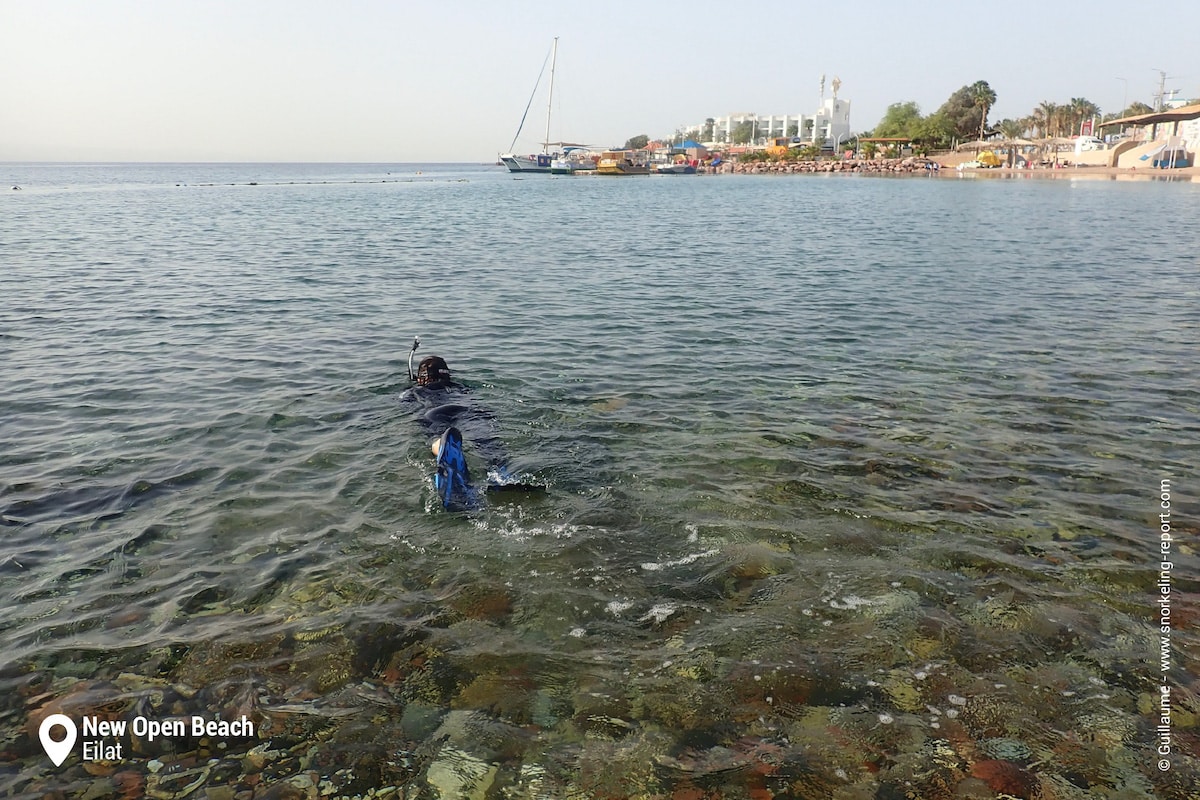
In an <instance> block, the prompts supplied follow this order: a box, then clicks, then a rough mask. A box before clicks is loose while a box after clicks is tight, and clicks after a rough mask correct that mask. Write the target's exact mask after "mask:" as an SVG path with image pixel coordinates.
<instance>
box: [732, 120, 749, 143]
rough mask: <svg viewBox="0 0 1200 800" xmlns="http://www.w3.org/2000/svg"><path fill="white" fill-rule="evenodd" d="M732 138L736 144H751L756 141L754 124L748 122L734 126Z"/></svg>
mask: <svg viewBox="0 0 1200 800" xmlns="http://www.w3.org/2000/svg"><path fill="white" fill-rule="evenodd" d="M730 138H731V139H732V140H733V143H734V144H749V143H750V142H751V140H753V139H754V123H753V122H750V121H749V120H746V121H744V122H739V123H738V124H737V125H734V126H733V132H732V133H731V135H730Z"/></svg>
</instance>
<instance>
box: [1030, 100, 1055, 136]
mask: <svg viewBox="0 0 1200 800" xmlns="http://www.w3.org/2000/svg"><path fill="white" fill-rule="evenodd" d="M1057 111H1058V106H1057V105H1056V104H1055V103H1052V102H1050V101H1049V100H1043V101H1042V102H1041V103H1039V104H1038V107H1037V108H1035V109H1034V110H1033V114H1032V115H1031V117H1032V119H1033V121H1034V122H1033V124H1034V127H1036V128H1037V129H1038V136H1039V137H1040V138H1042V139H1048V138H1050V137H1051V136H1052V135H1053V134H1052V133H1050V127H1051V122H1052V121H1053V119H1054V114H1055V112H1057Z"/></svg>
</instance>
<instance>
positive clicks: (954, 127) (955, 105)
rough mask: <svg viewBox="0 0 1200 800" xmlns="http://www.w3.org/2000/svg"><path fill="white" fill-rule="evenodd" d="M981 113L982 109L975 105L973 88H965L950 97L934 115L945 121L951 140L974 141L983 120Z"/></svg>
mask: <svg viewBox="0 0 1200 800" xmlns="http://www.w3.org/2000/svg"><path fill="white" fill-rule="evenodd" d="M981 111H982V109H981V108H980V107H979V106H977V105H976V104H975V96H974V95H973V94H972V93H971V87H970V86H964V87H962V88H961V89H959V90H958V91H956V92H955V93H954V94H952V95H950V97H949V98H947V100H946V102H944V103H942V106H941V108H939V109H938V110H937V111H935V112H934V115H935V116H939V117H941V118H942V119H943V120H944V123H945V125H946V128H947V130H948V131H950V137H951V138H953V137H957V138H959V139H973V138H975V135H976V134H977V133H978V132H979V128H980V124H981V121H982V120H983V115H982V113H981Z"/></svg>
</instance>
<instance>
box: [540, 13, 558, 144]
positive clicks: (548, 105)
mask: <svg viewBox="0 0 1200 800" xmlns="http://www.w3.org/2000/svg"><path fill="white" fill-rule="evenodd" d="M550 53H551V55H550V97H549V98H548V99H547V100H546V138H545V139H542V152H543V153H544V152H546V148H547V147H549V146H550V110H551V108H553V104H554V64H555V63H556V62H557V61H558V37H557V36H555V37H554V48H553V49H552V50H551V51H550Z"/></svg>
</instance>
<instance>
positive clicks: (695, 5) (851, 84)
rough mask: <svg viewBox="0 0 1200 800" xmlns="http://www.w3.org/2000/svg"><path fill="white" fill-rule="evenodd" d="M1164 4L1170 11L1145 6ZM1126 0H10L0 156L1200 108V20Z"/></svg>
mask: <svg viewBox="0 0 1200 800" xmlns="http://www.w3.org/2000/svg"><path fill="white" fill-rule="evenodd" d="M1156 8H1157V7H1156ZM1162 13H1165V12H1163V11H1162V9H1161V8H1158V10H1157V11H1151V10H1149V7H1147V10H1144V11H1143V10H1137V9H1136V8H1135V6H1134V5H1131V4H1129V3H1127V2H1125V0H1090V2H1087V3H1079V2H1074V3H1056V4H1052V3H1045V2H1025V1H1024V0H1009V1H1008V2H1003V3H1000V2H988V3H977V2H972V1H971V0H959V1H958V2H942V0H922V2H920V3H912V4H907V3H897V2H894V0H889V1H888V2H877V0H854V2H848V3H846V2H843V3H828V2H827V3H816V2H809V1H808V0H792V1H791V2H785V3H772V2H758V3H733V2H728V0H726V1H725V2H709V1H708V0H690V2H670V3H658V4H656V3H647V2H626V0H606V2H604V3H599V4H594V5H593V4H579V5H574V6H573V5H567V4H562V3H545V2H539V3H533V2H503V1H502V0H494V1H493V2H482V1H477V0H451V1H450V2H426V1H425V0H329V1H328V2H324V1H320V0H286V1H285V0H0V37H2V41H3V45H2V46H0V161H277V162H278V161H316V162H339V161H347V162H349V161H358V162H386V163H392V162H432V161H459V162H490V161H494V160H495V158H496V155H497V154H498V153H501V152H506V151H508V150H509V149H510V145H512V144H513V139H514V136H515V135H516V133H517V129H518V126H519V124H520V122H521V117H522V114H524V112H525V108H526V106H527V104H530V98H531V96H532V98H533V100H532V104H531V106H530V109H529V115H528V119H527V121H526V123H525V126H524V130H523V132H522V134H521V136H520V138H519V139H518V140H517V142H516V144H515V147H514V148H513V149H515V150H516V151H517V152H534V151H535V150H538V149H540V147H539V146H538V143H539V142H541V141H542V139H543V137H544V135H545V128H546V112H547V106H548V98H547V89H548V82H549V75H548V69H547V74H546V75H545V76H543V78H542V83H541V85H540V86H539V87H538V89H537V91H536V93H535V91H534V87H535V83H536V81H537V79H538V74H539V70H541V69H542V65H543V63H544V61H545V59H546V56H547V54H548V53H549V52H550V46H551V42H552V41H553V39H554V37H556V36H557V37H559V43H558V56H557V60H556V69H555V82H554V98H553V103H552V104H549V105H550V111H551V127H550V138H551V140H567V141H575V142H583V143H587V144H592V145H595V146H598V147H611V146H617V145H620V144H622V143H623V142H624V141H625V140H626V139H628V138H630V137H632V136H635V135H638V134H647V135H649V136H650V137H652V138H657V137H665V136H670V135H672V134H673V133H674V132H675V131H676V130H678V129H680V128H683V127H688V126H692V125H699V124H701V123H703V121H704V120H705V118H707V117H719V116H723V115H725V114H729V113H734V112H754V113H758V114H785V113H786V114H801V113H802V114H806V115H811V114H812V113H813V112H814V111H815V110H816V109H817V107H818V104H819V99H820V97H819V94H820V78H821V76H822V75H823V74H824V75H826V76H827V81H826V92H827V93H829V92H830V91H831V87H830V84H831V83H832V81H833V78H834V77H835V76H836V77H838V78H840V79H841V90H840V92H839V97H840V98H842V99H845V100H849V101H850V103H851V115H850V123H851V127H852V129H853V130H855V131H867V130H870V129H871V128H873V127H874V126H875V125H876V124H877V123H878V122H879V120H880V119H881V118H882V117H883V115H884V112H885V111H886V109H887V107H888V105H890V104H892V103H898V102H908V101H915V102H916V103H917V104H918V105H919V106H920V108H921V111H922V113H925V114H928V113H931V112H933V111H935V110H937V108H938V106H940V105H941V104H942V103H943V102H944V101H945V100H946V99H947V98H948V97H949V96H950V95H951V94H952V93H953V92H954V91H955V90H957V89H959V88H961V87H962V86H965V85H967V84H971V83H974V82H975V81H977V80H985V81H987V82H988V83H989V84H990V85H991V87H992V89H993V90H994V91H995V92H996V95H997V102H996V106H995V108H994V109H993V110H992V112H991V113H990V115H989V119H990V120H992V121H996V120H1000V119H1003V118H1005V117H1020V116H1025V115H1026V114H1028V113H1030V111H1032V109H1033V108H1034V107H1035V106H1036V105H1037V104H1038V103H1040V102H1042V101H1046V100H1049V101H1052V102H1056V103H1066V102H1068V101H1069V100H1070V99H1071V98H1073V97H1084V98H1087V99H1088V100H1091V101H1092V102H1094V103H1096V104H1097V105H1099V106H1100V108H1101V110H1102V111H1105V112H1107V111H1118V110H1120V109H1121V108H1123V107H1124V106H1125V105H1126V104H1127V103H1132V102H1134V101H1136V100H1140V101H1142V102H1146V103H1152V102H1153V98H1154V95H1155V93H1156V92H1157V90H1158V87H1159V81H1160V70H1161V71H1165V72H1166V75H1167V81H1166V89H1167V90H1172V89H1178V90H1179V91H1180V96H1182V97H1187V98H1200V23H1196V22H1194V21H1192V22H1190V23H1189V22H1188V21H1187V20H1186V19H1185V18H1184V17H1186V15H1182V16H1179V17H1178V18H1177V19H1176V20H1174V21H1173V22H1172V23H1171V24H1170V34H1169V35H1167V34H1164V33H1161V31H1162V30H1163V25H1162V22H1163V20H1162V19H1161V18H1160V15H1161V14H1162Z"/></svg>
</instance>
